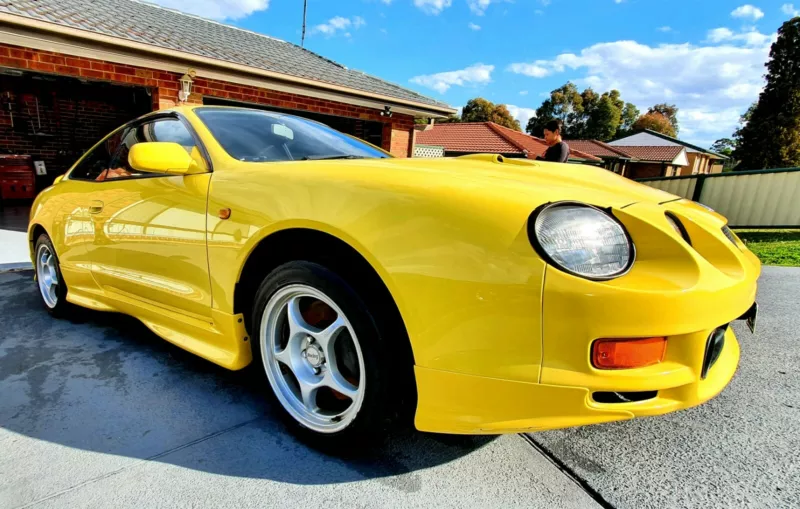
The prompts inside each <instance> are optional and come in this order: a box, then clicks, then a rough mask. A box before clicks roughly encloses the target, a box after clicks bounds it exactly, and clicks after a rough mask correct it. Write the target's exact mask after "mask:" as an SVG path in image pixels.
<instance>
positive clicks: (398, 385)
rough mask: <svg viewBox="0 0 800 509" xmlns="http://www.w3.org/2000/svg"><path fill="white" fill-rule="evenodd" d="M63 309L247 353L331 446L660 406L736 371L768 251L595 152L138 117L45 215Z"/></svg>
mask: <svg viewBox="0 0 800 509" xmlns="http://www.w3.org/2000/svg"><path fill="white" fill-rule="evenodd" d="M28 233H29V239H30V246H31V256H32V259H33V263H34V267H35V269H36V282H37V284H38V288H39V290H40V293H41V296H42V300H43V301H44V305H45V306H46V308H47V309H48V310H49V311H50V312H51V313H52V314H53V315H54V316H63V315H64V314H65V313H68V312H69V310H70V307H71V306H73V305H77V306H82V307H86V308H90V309H94V310H99V311H115V312H121V313H126V314H129V315H132V316H134V317H136V318H137V319H139V320H141V321H142V322H144V323H145V324H146V325H147V326H148V327H149V328H150V329H152V331H153V332H155V333H156V334H158V335H159V336H161V337H162V338H164V339H166V340H167V341H170V342H172V343H174V344H176V345H178V346H180V347H181V348H184V349H186V350H189V351H190V352H193V353H195V354H197V355H199V356H201V357H203V358H205V359H207V360H209V361H211V362H213V363H216V364H219V365H220V366H223V367H225V368H228V369H232V370H238V369H242V368H244V367H246V366H248V365H250V364H254V365H255V366H257V367H258V368H259V369H260V370H262V371H263V373H264V374H265V375H266V383H268V384H269V386H270V388H271V393H272V394H274V396H275V398H276V399H277V401H278V402H279V403H280V405H279V406H278V408H280V409H281V410H280V411H281V413H282V414H283V415H284V417H285V418H286V420H287V422H289V423H290V424H291V425H292V427H293V428H294V429H295V430H296V432H297V433H298V434H300V435H301V436H302V437H304V438H306V439H309V440H312V441H314V442H315V443H317V444H319V445H322V446H334V447H336V446H342V445H351V444H355V443H358V442H360V441H363V440H365V439H369V438H373V437H376V436H381V435H383V434H384V432H385V430H386V429H387V428H388V427H390V426H391V425H395V424H404V423H407V424H410V423H411V422H413V423H414V425H415V426H416V428H417V429H419V430H423V431H432V432H442V433H475V434H480V433H487V434H488V433H506V432H520V431H536V430H543V429H549V428H559V427H565V426H577V425H584V424H594V423H601V422H608V421H616V420H621V419H630V418H633V417H639V416H646V415H655V414H663V413H666V412H671V411H674V410H679V409H683V408H687V407H691V406H694V405H697V404H699V403H702V402H703V401H706V400H708V399H709V398H712V397H713V396H715V395H716V394H718V393H719V392H720V391H721V390H722V389H723V388H724V387H725V385H727V383H728V382H729V381H730V380H731V377H732V376H733V374H734V371H735V370H736V366H737V364H738V360H739V345H738V343H737V341H736V338H735V337H734V333H733V331H732V330H731V328H730V327H729V326H728V324H729V323H730V322H731V321H733V320H737V319H747V320H748V321H749V322H750V323H751V325H752V324H753V322H754V320H755V313H756V310H757V307H756V306H755V296H756V280H757V278H758V275H759V272H760V264H759V262H758V260H757V259H756V258H755V256H754V255H753V254H752V253H750V252H749V251H748V250H747V248H746V247H745V246H744V245H743V243H742V242H741V241H740V240H739V239H738V238H737V237H736V235H734V234H733V233H732V232H731V230H730V229H729V228H728V227H727V225H726V220H725V218H723V217H722V216H720V215H718V214H716V213H714V212H713V211H710V210H708V209H706V208H704V207H703V206H701V205H698V204H696V203H694V202H691V201H687V200H683V199H679V198H678V197H676V196H673V195H670V194H666V193H663V192H661V191H658V190H655V189H651V188H648V187H645V186H643V185H640V184H637V183H635V182H632V181H630V180H627V179H625V178H622V177H619V176H617V175H614V174H613V173H611V172H609V171H606V170H603V169H600V168H595V167H589V166H579V165H565V164H554V163H544V162H533V161H529V160H519V159H507V158H503V157H501V156H498V155H488V154H487V155H476V156H466V157H459V158H443V159H395V158H392V157H391V156H390V155H388V154H387V153H385V152H384V151H382V150H380V149H378V148H376V147H374V146H372V145H369V144H367V143H364V142H362V141H360V140H357V139H355V138H352V137H350V136H347V135H344V134H341V133H339V132H337V131H334V130H332V129H330V128H328V127H327V126H324V125H322V124H319V123H316V122H313V121H310V120H306V119H302V118H298V117H294V116H291V115H285V114H278V113H271V112H266V111H258V110H250V109H239V108H225V107H206V106H194V107H193V106H185V107H178V108H175V109H173V110H167V111H159V112H155V113H152V114H149V115H146V116H144V117H142V118H139V119H137V120H135V121H133V122H130V123H128V124H126V125H124V126H122V127H120V128H119V129H117V130H116V131H114V132H112V133H111V134H109V135H108V136H107V137H106V138H105V139H103V140H102V141H100V142H99V143H98V144H97V145H95V146H94V147H93V148H92V149H91V150H89V152H87V153H86V154H85V155H84V156H83V157H82V158H81V159H80V160H79V161H78V162H77V163H76V164H75V165H74V166H73V167H72V168H71V169H70V171H69V172H68V173H67V174H66V175H65V176H64V177H63V178H62V179H60V180H59V181H57V183H56V184H55V185H53V186H52V187H50V188H48V189H46V190H44V191H43V192H42V193H41V194H40V195H39V197H38V198H37V200H36V202H35V204H34V206H33V209H32V211H31V219H30V227H29V232H28Z"/></svg>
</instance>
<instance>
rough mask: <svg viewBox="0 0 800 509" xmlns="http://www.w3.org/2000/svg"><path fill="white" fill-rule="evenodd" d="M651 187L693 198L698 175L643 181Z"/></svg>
mask: <svg viewBox="0 0 800 509" xmlns="http://www.w3.org/2000/svg"><path fill="white" fill-rule="evenodd" d="M642 184H646V185H648V186H650V187H655V188H656V189H661V190H662V191H666V192H668V193H672V194H674V195H676V196H680V197H682V198H689V199H691V198H692V195H693V194H694V187H695V186H696V185H697V177H695V178H672V179H664V180H648V181H645V182H642Z"/></svg>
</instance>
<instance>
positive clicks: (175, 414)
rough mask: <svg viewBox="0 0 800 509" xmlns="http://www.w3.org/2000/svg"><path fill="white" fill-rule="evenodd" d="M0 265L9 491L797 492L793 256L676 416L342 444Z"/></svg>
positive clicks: (164, 497) (72, 501)
mask: <svg viewBox="0 0 800 509" xmlns="http://www.w3.org/2000/svg"><path fill="white" fill-rule="evenodd" d="M31 277H32V274H31V273H30V272H18V273H6V274H0V310H2V313H1V314H0V451H2V454H0V507H28V506H37V507H38V506H45V507H47V506H53V507H78V506H79V507H103V508H106V507H176V506H180V507H189V506H195V507H272V506H279V507H298V506H312V505H314V506H315V505H318V504H327V505H328V506H335V507H338V506H342V507H348V508H353V507H386V506H403V507H465V506H469V507H513V506H518V507H558V508H562V507H580V508H584V507H603V506H605V507H612V506H613V507H630V508H640V507H703V508H707V507H731V506H737V507H738V506H743V505H750V506H754V507H755V506H763V507H788V506H791V505H793V504H796V501H797V500H798V499H799V498H798V497H800V487H798V483H797V482H793V481H795V480H796V479H798V478H800V472H799V471H798V453H800V447H799V446H800V444H799V443H798V433H797V429H798V425H800V418H799V417H798V416H800V414H798V411H800V409H798V406H800V404H798V402H797V399H798V398H797V396H798V395H799V394H800V390H799V389H800V387H799V386H800V372H799V370H798V367H800V355H798V352H799V351H800V350H798V346H797V340H798V333H797V331H798V328H799V327H800V308H799V307H798V303H797V298H796V294H797V288H800V269H781V268H766V269H765V273H764V276H763V279H762V287H761V291H760V297H759V300H760V302H761V304H762V315H761V316H760V323H759V328H760V330H759V333H758V334H757V335H756V336H751V335H750V334H749V333H746V334H745V333H744V331H743V328H742V327H739V326H736V328H737V332H738V333H739V334H740V338H741V340H742V347H743V359H742V363H741V365H740V370H739V373H738V374H737V376H736V378H735V379H734V382H733V383H732V385H731V386H730V387H729V388H728V389H726V391H725V392H723V394H722V395H721V396H720V397H718V398H717V399H716V400H714V401H712V402H711V403H709V404H707V405H705V406H702V407H699V408H697V409H692V410H688V411H685V412H681V413H678V414H674V415H671V416H665V417H656V418H650V419H644V420H638V421H632V422H625V423H616V424H609V425H602V426H594V427H586V428H579V429H570V430H563V431H553V432H546V433H538V434H534V435H531V436H530V437H529V438H527V437H520V436H517V435H510V436H503V437H499V438H484V437H448V436H437V435H428V434H421V433H410V434H407V435H404V436H399V437H396V438H395V440H393V441H392V442H391V443H390V444H389V445H387V446H386V447H385V448H384V449H382V450H379V451H376V452H375V453H374V455H372V456H371V457H369V458H364V459H360V460H358V461H353V460H349V461H343V460H339V459H336V458H331V457H327V456H324V455H321V454H319V453H316V452H314V451H311V450H309V449H308V448H306V447H305V446H304V445H302V444H299V443H297V442H296V441H295V440H294V439H293V438H292V437H291V436H290V435H288V434H287V432H286V431H285V430H284V428H283V426H282V425H281V424H280V423H279V422H278V421H277V420H276V419H275V417H274V414H273V410H272V409H271V408H269V406H268V404H267V403H265V401H264V398H263V397H262V395H261V394H260V393H259V389H258V388H257V386H256V385H255V384H254V382H253V381H252V380H250V379H249V378H248V377H247V376H245V375H244V374H242V373H231V372H228V371H225V370H223V369H221V368H217V367H216V366H214V365H211V364H209V363H207V362H205V361H203V360H201V359H199V358H196V357H194V356H192V355H191V354H188V353H185V352H183V351H182V350H180V349H178V348H176V347H173V346H172V345H170V344H169V343H166V342H165V341H162V340H160V339H159V338H157V337H156V336H154V335H153V334H152V333H150V332H149V331H148V330H147V329H146V328H144V327H143V326H142V325H141V324H139V323H138V322H137V321H135V320H133V319H130V318H126V317H123V316H119V315H111V314H101V313H93V312H87V313H82V314H80V315H78V316H75V317H73V319H72V320H54V319H51V318H50V317H49V316H48V315H47V313H46V312H45V311H44V309H43V308H42V306H41V304H40V302H39V297H38V295H37V293H36V288H35V286H34V284H33V283H32V281H31Z"/></svg>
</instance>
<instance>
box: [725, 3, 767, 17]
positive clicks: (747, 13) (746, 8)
mask: <svg viewBox="0 0 800 509" xmlns="http://www.w3.org/2000/svg"><path fill="white" fill-rule="evenodd" d="M731 16H733V17H734V18H745V19H751V20H753V21H757V20H759V19H761V18H763V17H764V11H762V10H761V9H759V8H758V7H755V6H753V5H750V4H746V5H742V6H741V7H737V8H736V9H734V10H733V12H731Z"/></svg>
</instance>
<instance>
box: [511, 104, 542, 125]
mask: <svg viewBox="0 0 800 509" xmlns="http://www.w3.org/2000/svg"><path fill="white" fill-rule="evenodd" d="M505 106H506V108H508V112H509V113H511V116H512V117H514V118H516V119H517V120H519V124H520V125H521V126H522V129H525V126H526V125H528V120H529V119H530V118H531V117H535V116H536V110H535V109H534V108H521V107H519V106H514V105H513V104H506V105H505Z"/></svg>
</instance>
